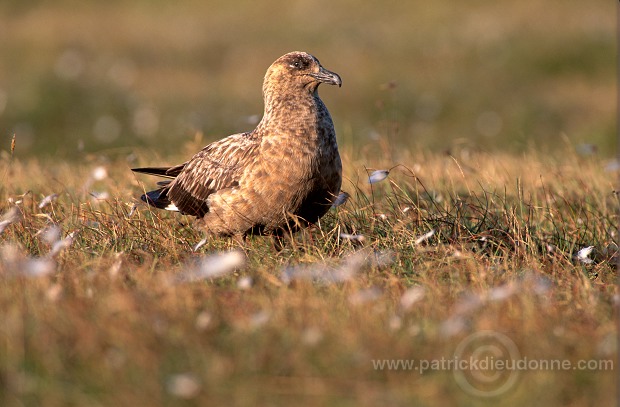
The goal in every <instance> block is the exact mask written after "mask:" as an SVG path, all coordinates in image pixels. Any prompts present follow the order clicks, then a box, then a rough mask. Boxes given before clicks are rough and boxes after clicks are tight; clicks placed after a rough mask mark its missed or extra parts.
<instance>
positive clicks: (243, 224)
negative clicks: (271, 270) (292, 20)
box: [133, 52, 342, 236]
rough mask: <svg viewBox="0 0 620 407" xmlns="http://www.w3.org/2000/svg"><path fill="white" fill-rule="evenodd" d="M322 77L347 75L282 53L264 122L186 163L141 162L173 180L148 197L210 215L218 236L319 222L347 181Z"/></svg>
mask: <svg viewBox="0 0 620 407" xmlns="http://www.w3.org/2000/svg"><path fill="white" fill-rule="evenodd" d="M321 83H328V84H331V85H338V86H341V85H342V80H341V79H340V76H339V75H338V74H336V73H334V72H330V71H328V70H327V69H325V68H323V67H322V66H321V64H320V63H319V60H318V59H316V58H315V57H314V56H312V55H310V54H307V53H305V52H291V53H288V54H286V55H283V56H282V57H280V58H278V59H277V60H276V61H275V62H274V63H273V64H272V65H271V66H270V67H269V69H268V70H267V73H266V74H265V80H264V82H263V98H264V102H265V111H264V115H263V118H262V120H261V121H260V123H259V124H258V125H257V127H256V128H255V129H254V130H252V131H251V132H247V133H240V134H233V135H232V136H228V137H226V138H224V139H222V140H219V141H216V142H214V143H211V144H209V145H207V146H206V147H204V148H203V149H202V150H201V151H200V152H198V153H197V154H196V155H194V157H192V158H191V159H190V160H189V161H187V162H185V163H183V164H180V165H177V166H174V167H157V168H134V169H133V171H134V172H138V173H144V174H150V175H157V176H161V177H166V178H171V179H172V180H171V181H165V182H161V183H159V185H160V186H161V188H160V189H157V190H155V191H151V192H148V193H146V194H145V195H142V196H141V198H142V200H143V201H145V202H147V203H148V204H149V205H152V206H155V207H157V208H161V209H168V210H175V211H179V212H181V213H183V214H187V215H193V216H196V217H198V218H202V219H203V221H204V227H205V229H206V230H207V232H208V233H209V234H211V235H214V236H231V235H237V236H238V235H241V236H246V235H248V234H275V235H282V233H283V232H284V231H286V230H291V231H294V230H297V229H298V227H299V226H307V225H309V224H313V223H315V222H317V221H318V220H319V219H320V218H321V217H322V216H323V215H324V214H325V213H326V212H327V211H328V210H329V208H330V207H331V205H332V203H333V202H334V200H335V199H336V197H337V196H338V193H339V192H340V185H341V182H342V163H341V161H340V155H339V153H338V145H337V143H336V133H335V131H334V124H333V122H332V118H331V116H330V114H329V112H328V110H327V108H326V107H325V105H324V104H323V101H322V100H321V99H320V98H319V94H318V87H319V85H320V84H321Z"/></svg>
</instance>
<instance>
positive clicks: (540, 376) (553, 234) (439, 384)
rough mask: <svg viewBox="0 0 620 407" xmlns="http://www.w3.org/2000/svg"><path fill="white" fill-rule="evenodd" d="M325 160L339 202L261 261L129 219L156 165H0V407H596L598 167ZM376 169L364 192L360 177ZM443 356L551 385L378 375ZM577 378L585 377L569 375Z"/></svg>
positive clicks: (605, 269) (163, 223)
mask: <svg viewBox="0 0 620 407" xmlns="http://www.w3.org/2000/svg"><path fill="white" fill-rule="evenodd" d="M201 143H202V142H201V140H200V139H197V140H196V141H195V142H193V143H190V144H189V145H187V146H186V147H185V149H186V150H188V151H194V150H195V149H196V145H198V144H201ZM380 149H381V147H380V146H376V148H375V150H380ZM343 153H344V163H345V172H346V181H345V183H344V185H343V189H344V190H345V191H347V192H348V193H349V194H350V195H351V197H350V199H349V200H348V201H347V202H346V203H345V204H344V205H342V206H340V207H338V208H335V209H333V210H332V211H331V212H330V213H329V214H328V215H327V216H326V217H325V218H324V219H323V220H322V223H321V225H320V227H315V228H312V229H310V230H305V231H302V232H300V233H298V234H296V235H295V236H293V237H292V238H291V239H290V240H289V241H288V242H287V244H286V246H285V248H284V249H283V250H282V251H276V250H275V249H274V246H273V244H272V243H271V241H270V240H269V239H268V238H253V239H249V240H248V241H247V242H246V244H245V245H244V246H243V247H239V246H238V243H235V242H233V241H228V240H213V241H208V242H206V244H205V245H204V246H202V247H200V248H199V249H198V250H197V251H194V250H193V247H194V246H195V245H196V244H197V243H198V242H199V241H200V240H201V239H202V235H201V233H200V231H199V230H198V229H197V228H195V227H193V226H192V224H191V220H190V219H189V218H185V217H181V216H175V215H169V214H162V213H161V212H151V211H150V210H149V209H148V208H146V207H144V206H139V207H138V208H137V210H135V211H134V210H132V207H133V206H134V204H135V203H136V200H135V199H134V197H136V196H138V195H139V194H140V192H141V191H142V189H143V184H142V183H141V182H142V181H148V182H152V180H148V179H144V180H143V179H140V180H137V179H135V178H134V176H132V175H131V173H130V172H129V167H130V165H133V164H135V163H136V162H135V161H138V163H139V164H150V163H152V161H154V160H156V158H154V157H152V156H149V155H148V154H146V153H139V154H137V156H138V158H136V157H135V156H131V157H129V158H126V157H125V158H118V159H114V160H111V161H110V159H109V158H105V157H96V156H93V157H90V158H89V159H90V160H91V161H90V162H94V163H95V164H85V163H82V164H79V163H77V164H69V163H51V162H45V161H41V160H36V159H32V160H24V161H22V160H18V159H13V160H12V159H11V157H10V155H9V154H5V155H4V157H3V158H2V161H1V167H0V173H2V174H3V177H4V179H5V183H4V184H3V187H2V189H1V190H0V198H1V199H0V202H2V204H1V206H0V212H2V213H4V214H5V217H4V218H3V219H4V220H7V221H10V222H11V223H10V224H8V226H6V229H5V230H4V232H3V233H2V235H1V238H2V246H1V248H0V250H1V251H2V255H1V258H2V260H1V261H0V276H1V278H0V313H1V316H0V332H1V335H0V390H1V393H0V394H1V396H0V404H2V405H3V406H66V405H80V406H85V405H290V404H291V403H294V404H302V405H334V406H335V405H350V406H357V405H369V406H374V405H403V406H405V405H472V406H473V405H488V404H489V403H491V404H493V405H532V406H551V405H556V406H560V405H561V406H585V405H610V404H611V403H612V400H613V399H614V396H615V391H616V388H615V377H616V371H615V369H617V366H610V365H600V364H599V363H608V362H605V361H609V360H611V361H612V362H613V363H615V360H616V356H617V343H616V331H615V326H614V319H613V315H614V312H613V308H614V303H615V304H617V302H618V294H617V291H616V289H615V286H614V281H615V279H616V271H615V267H614V262H615V261H616V260H617V256H618V251H617V245H616V244H615V243H614V240H615V238H616V235H615V234H616V227H617V224H618V208H619V204H618V197H617V195H615V193H614V192H613V191H614V189H615V185H613V183H612V180H611V179H612V178H613V177H611V176H610V175H611V173H608V172H606V171H605V170H604V162H601V160H600V159H598V158H597V157H595V156H594V157H592V156H590V157H585V158H584V157H582V156H580V155H578V154H577V153H575V151H574V150H572V149H571V148H569V147H568V146H566V147H565V148H564V149H563V154H561V155H558V156H556V157H551V158H550V157H548V156H544V157H543V156H540V155H538V154H537V153H536V152H528V153H526V154H523V155H511V154H494V155H490V154H484V153H478V152H474V151H468V150H464V149H463V150H459V151H454V152H453V155H452V156H449V155H445V154H441V155H440V154H433V153H430V152H428V151H419V152H415V153H412V152H401V153H399V154H396V153H392V154H393V156H392V157H391V158H390V159H385V158H383V159H380V158H376V159H375V158H370V159H368V160H366V159H364V160H362V159H361V158H360V156H355V155H354V154H353V153H352V152H350V151H348V150H347V149H346V147H345V149H344V152H343ZM385 156H387V152H386V155H385ZM178 159H179V160H180V159H181V156H179V157H178ZM128 160H129V161H130V162H128ZM132 160H133V162H132ZM173 161H174V160H173ZM397 164H402V165H401V166H399V167H395V168H393V169H392V171H391V172H390V175H389V177H388V178H387V179H385V180H383V181H381V182H379V183H376V184H372V185H369V184H368V182H367V180H368V178H367V172H366V169H365V168H364V167H368V168H367V170H368V171H371V170H374V169H388V168H391V167H394V165H397ZM370 167H373V168H370ZM103 169H105V171H103ZM52 194H58V195H57V197H53V198H48V199H45V197H49V196H50V195H52ZM94 195H96V196H97V197H99V199H95V197H94ZM43 204H45V205H43ZM11 208H17V209H11ZM6 214H9V215H6ZM11 214H12V216H11ZM7 223H9V222H5V225H6V224H7ZM431 230H434V231H435V233H434V234H433V235H432V236H429V237H427V238H424V237H423V235H424V234H425V233H427V232H429V231H431ZM342 234H350V235H356V236H357V238H353V239H351V238H348V239H347V238H343V237H341V236H343V235H342ZM344 236H345V237H346V235H344ZM359 236H363V239H360V238H359ZM356 239H357V240H356ZM360 240H361V241H360ZM587 246H594V248H593V251H592V252H591V253H590V254H589V256H587V258H586V257H583V259H581V260H580V259H579V258H577V257H576V255H577V253H578V252H579V251H580V250H581V249H582V248H584V247H587ZM230 249H233V250H239V251H240V252H241V253H242V254H243V255H242V256H241V258H239V256H236V255H230V254H228V255H223V254H222V253H226V252H227V251H228V250H230ZM217 253H220V256H224V257H213V256H217ZM226 256H227V257H226ZM589 259H591V260H592V261H591V262H590V261H589ZM216 273H221V274H220V275H219V276H215V274H216ZM209 276H215V277H209ZM614 301H615V302H614ZM487 331H490V332H491V333H490V334H489V333H488V332H487ZM481 332H482V334H481ZM485 332H487V333H485ZM472 334H477V335H486V336H485V337H484V338H476V337H474V338H473V339H472V337H471V336H470V335H472ZM502 338H508V340H505V339H502ZM485 341H486V342H485ZM515 352H516V353H515ZM455 354H456V355H457V356H459V357H460V358H462V359H466V358H467V357H468V356H469V357H473V358H477V359H483V356H486V357H487V359H488V356H492V357H494V358H495V359H497V360H500V359H501V360H511V359H515V360H517V359H519V360H534V361H537V362H538V361H550V360H558V361H563V362H564V363H568V364H570V366H571V367H569V368H567V369H565V370H557V369H556V370H544V369H541V368H536V366H531V365H530V369H528V370H525V371H519V372H516V373H515V372H513V371H510V370H508V371H506V370H501V369H499V368H498V369H494V370H482V371H478V372H477V373H476V371H473V370H472V371H467V370H465V371H464V372H463V374H462V375H459V373H455V371H454V370H453V369H451V368H450V367H449V366H448V365H444V366H443V367H442V366H440V365H435V369H430V368H429V369H428V370H425V371H424V372H420V371H417V370H408V369H407V368H404V367H403V366H400V367H399V368H397V369H392V370H390V369H389V368H388V367H386V366H384V367H383V369H381V368H380V367H379V366H378V365H377V363H381V362H380V361H382V360H392V359H393V360H398V359H405V360H415V361H416V363H418V362H420V363H423V361H426V362H428V363H429V364H430V363H431V362H432V361H436V362H435V363H439V361H441V360H442V358H443V359H444V360H449V359H454V358H455ZM469 360H471V359H469ZM582 360H583V361H590V362H589V363H591V365H590V369H585V370H583V369H573V367H575V366H577V364H578V363H579V361H582ZM600 361H603V362H600ZM593 364H596V366H594V365H593ZM415 366H419V365H415ZM513 377H514V379H513ZM512 380H515V381H514V382H513V381H512ZM476 391H477V392H476ZM495 393H497V394H495ZM489 395H491V396H493V397H491V398H489V397H486V396H489Z"/></svg>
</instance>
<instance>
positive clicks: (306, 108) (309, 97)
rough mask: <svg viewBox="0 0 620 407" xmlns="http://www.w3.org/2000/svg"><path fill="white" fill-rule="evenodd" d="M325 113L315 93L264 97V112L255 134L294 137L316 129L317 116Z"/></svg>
mask: <svg viewBox="0 0 620 407" xmlns="http://www.w3.org/2000/svg"><path fill="white" fill-rule="evenodd" d="M324 111H326V109H325V106H324V105H323V102H322V101H321V99H320V98H319V95H318V93H317V92H312V93H310V92H308V93H302V94H300V93H291V94H279V95H277V97H271V96H270V95H265V111H264V115H263V118H262V120H261V121H260V123H259V124H258V126H257V127H256V131H257V132H262V133H263V134H267V133H271V134H274V133H277V134H281V135H286V134H290V135H296V134H298V133H299V132H300V131H303V132H307V131H308V130H313V129H316V127H317V125H318V123H317V116H318V115H321V114H322V112H324Z"/></svg>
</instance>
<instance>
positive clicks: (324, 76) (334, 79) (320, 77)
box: [309, 67, 342, 87]
mask: <svg viewBox="0 0 620 407" xmlns="http://www.w3.org/2000/svg"><path fill="white" fill-rule="evenodd" d="M309 75H310V76H312V77H313V78H314V79H316V80H317V81H319V82H322V83H328V84H330V85H338V86H339V87H340V86H342V79H340V75H338V74H337V73H336V72H332V71H328V70H327V69H325V68H323V67H321V68H320V69H319V72H317V73H311V74H309Z"/></svg>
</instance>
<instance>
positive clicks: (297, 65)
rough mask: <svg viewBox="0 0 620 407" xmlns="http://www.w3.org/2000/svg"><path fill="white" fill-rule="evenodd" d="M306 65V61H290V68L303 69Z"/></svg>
mask: <svg viewBox="0 0 620 407" xmlns="http://www.w3.org/2000/svg"><path fill="white" fill-rule="evenodd" d="M305 67H306V63H304V61H302V60H300V59H297V60H295V61H293V62H292V63H291V68H295V69H303V68H305Z"/></svg>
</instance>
